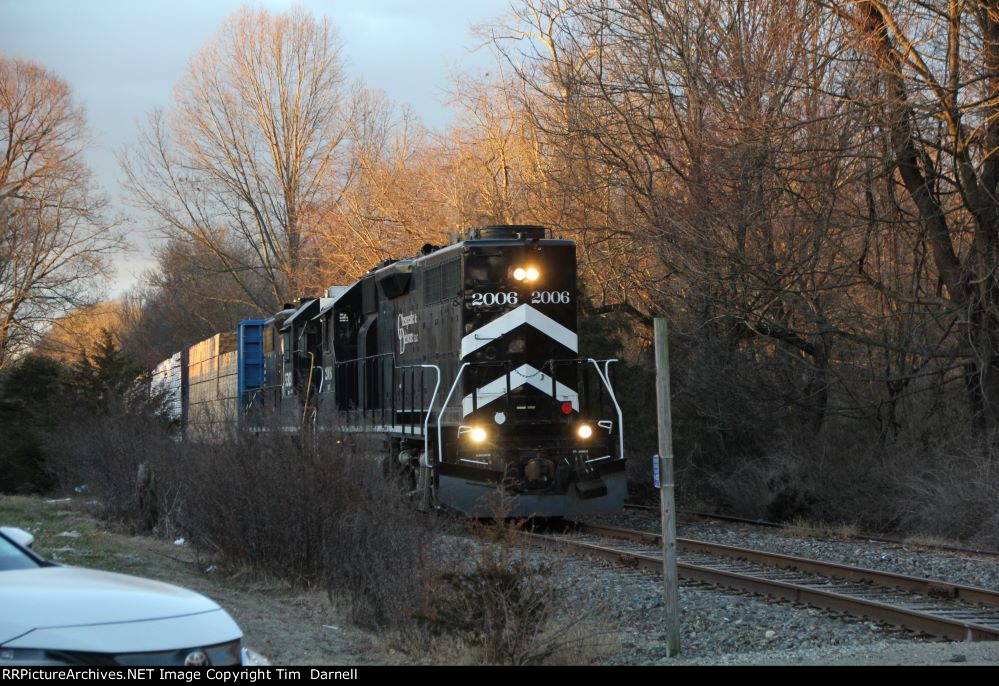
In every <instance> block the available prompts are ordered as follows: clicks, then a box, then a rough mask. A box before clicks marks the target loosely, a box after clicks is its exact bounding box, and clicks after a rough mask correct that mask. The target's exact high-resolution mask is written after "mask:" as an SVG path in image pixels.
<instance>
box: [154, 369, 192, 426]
mask: <svg viewBox="0 0 999 686" xmlns="http://www.w3.org/2000/svg"><path fill="white" fill-rule="evenodd" d="M182 358H183V355H182V354H181V353H174V354H173V355H171V356H170V357H168V358H167V359H165V360H163V361H162V362H160V363H159V364H158V365H156V368H155V369H153V378H152V382H151V383H150V388H151V390H152V393H153V395H154V396H155V395H159V394H162V395H163V398H164V404H165V407H166V412H167V416H168V417H170V419H172V420H173V421H176V422H179V421H180V420H181V415H182V414H183V412H184V405H183V388H182V383H183V374H184V368H183V361H182Z"/></svg>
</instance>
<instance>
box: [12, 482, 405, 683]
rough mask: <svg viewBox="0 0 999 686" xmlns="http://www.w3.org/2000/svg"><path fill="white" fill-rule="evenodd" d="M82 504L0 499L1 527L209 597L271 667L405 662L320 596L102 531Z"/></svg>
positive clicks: (67, 559)
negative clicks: (224, 571) (14, 528)
mask: <svg viewBox="0 0 999 686" xmlns="http://www.w3.org/2000/svg"><path fill="white" fill-rule="evenodd" d="M85 507H86V503H85V502H84V501H82V500H74V501H65V500H46V499H43V498H26V497H19V496H0V525H3V526H19V527H21V528H23V529H27V530H28V531H30V532H31V533H32V534H34V536H35V539H36V542H35V546H34V548H35V550H36V551H37V552H38V553H39V554H41V555H42V556H43V557H45V558H47V559H50V560H53V561H56V562H59V563H61V564H67V565H75V566H79V567H93V568H96V569H104V570H109V571H114V572H121V573H124V574H134V575H136V576H142V577H147V578H151V579H157V580H160V581H165V582H167V583H171V584H176V585H178V586H184V587H185V588H190V589H192V590H194V591H197V592H198V593H201V594H203V595H206V596H208V597H209V598H212V599H213V600H215V601H216V602H217V603H218V604H219V605H221V606H222V607H223V608H225V609H226V611H228V612H229V614H230V615H232V617H233V619H235V620H236V622H237V623H238V624H239V626H240V627H241V628H242V629H243V633H244V643H245V645H246V646H248V647H250V648H252V649H254V650H256V651H257V652H259V653H261V654H262V655H264V656H265V657H267V658H268V659H269V660H270V661H271V663H272V664H275V665H351V666H354V665H370V664H393V663H395V664H398V663H404V662H405V659H404V656H403V655H401V654H398V653H394V652H393V651H392V649H391V647H390V646H388V645H386V642H385V641H382V640H380V639H379V638H378V637H376V636H371V635H369V634H365V633H364V632H361V631H359V630H357V629H356V628H352V627H350V626H348V625H347V624H346V623H345V622H344V621H342V620H341V619H340V617H339V615H338V613H337V611H336V610H335V608H333V607H332V606H331V604H330V601H329V599H328V598H327V596H326V594H325V593H321V592H302V591H298V590H293V589H291V588H289V587H288V586H287V585H285V584H281V583H267V582H263V581H260V580H259V579H251V578H250V577H249V575H241V574H238V573H237V574H235V575H233V574H222V573H221V572H220V571H219V570H218V569H217V568H216V567H215V566H213V565H212V563H211V561H210V560H208V559H205V558H204V557H199V556H198V555H197V554H196V553H195V551H194V550H193V549H192V548H191V546H189V545H186V544H183V543H180V542H179V541H178V542H171V541H168V540H159V539H154V538H148V537H143V536H130V535H126V534H124V533H109V532H107V531H106V530H104V529H103V526H104V525H102V524H101V523H100V522H98V521H97V520H95V519H94V518H93V517H91V516H89V515H88V514H86V513H85V511H84V510H85Z"/></svg>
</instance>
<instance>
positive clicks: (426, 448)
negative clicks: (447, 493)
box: [395, 364, 451, 468]
mask: <svg viewBox="0 0 999 686" xmlns="http://www.w3.org/2000/svg"><path fill="white" fill-rule="evenodd" d="M395 368H396V369H416V368H422V369H433V370H434V371H435V372H437V382H436V383H435V384H434V392H433V394H431V396H430V405H429V406H428V407H427V411H426V414H425V416H424V418H423V466H424V467H428V468H429V467H430V432H429V431H427V429H428V425H429V424H430V413H431V412H433V409H434V401H435V400H437V391H438V390H440V387H441V368H440V367H439V366H437V365H436V364H406V365H402V366H399V365H396V366H395ZM450 397H451V396H450V395H449V396H448V398H450ZM445 404H447V403H446V402H445ZM437 433H438V435H440V422H439V421H438V423H437Z"/></svg>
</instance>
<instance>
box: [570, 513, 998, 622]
mask: <svg viewBox="0 0 999 686" xmlns="http://www.w3.org/2000/svg"><path fill="white" fill-rule="evenodd" d="M576 526H577V528H578V530H579V531H582V532H585V533H590V534H593V535H595V536H608V537H610V538H620V539H623V540H626V541H632V542H635V543H644V544H648V545H652V546H661V545H662V543H661V537H660V535H659V534H656V533H650V532H647V531H635V530H633V529H624V528H621V527H617V526H607V525H602V524H599V525H598V524H582V523H578V522H577V523H576ZM676 545H677V549H678V550H679V551H680V552H686V553H703V554H705V555H712V556H715V557H727V558H732V559H736V560H745V561H746V562H753V563H755V564H761V565H766V566H768V567H777V568H781V569H793V570H797V571H799V572H807V573H810V574H821V575H823V576H833V577H837V578H840V579H846V580H848V581H856V582H858V583H871V584H876V585H878V586H885V587H887V588H900V589H902V590H904V591H908V592H910V593H918V594H920V595H925V596H928V597H931V598H954V599H957V600H962V601H964V602H968V603H976V604H978V605H985V606H988V607H999V592H996V591H990V590H988V589H986V588H979V587H977V586H968V585H964V584H955V583H951V582H949V581H942V580H939V579H925V578H922V577H917V576H909V575H906V574H898V573H895V572H884V571H880V570H877V569H869V568H866V567H856V566H853V565H844V564H840V563H837V562H823V561H821V560H812V559H809V558H806V557H797V556H794V555H784V554H782V553H771V552H767V551H764V550H755V549H750V548H739V547H736V546H731V545H724V544H721V543H712V542H710V541H701V540H696V539H692V538H678V539H677V541H676Z"/></svg>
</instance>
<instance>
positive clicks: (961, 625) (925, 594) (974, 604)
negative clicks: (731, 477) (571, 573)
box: [525, 524, 999, 641]
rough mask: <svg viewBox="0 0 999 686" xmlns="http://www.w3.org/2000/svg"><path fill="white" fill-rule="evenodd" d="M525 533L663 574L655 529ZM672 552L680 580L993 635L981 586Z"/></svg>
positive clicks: (926, 629)
mask: <svg viewBox="0 0 999 686" xmlns="http://www.w3.org/2000/svg"><path fill="white" fill-rule="evenodd" d="M525 535H527V536H528V537H530V538H531V539H533V540H536V541H539V542H545V543H554V544H558V545H561V546H565V547H568V548H569V549H573V550H576V551H579V552H583V553H586V554H588V555H593V556H597V557H601V558H603V559H607V560H611V561H614V562H617V563H620V564H624V565H627V566H630V567H635V568H641V569H647V570H650V571H653V572H656V573H662V555H661V545H662V544H661V539H660V537H659V535H658V534H652V533H648V532H643V531H633V530H631V529H622V528H619V527H611V526H596V525H590V524H578V525H577V529H576V532H575V533H570V534H564V535H551V534H537V533H528V534H525ZM608 539H611V540H610V541H609V540H608ZM677 552H678V553H679V556H680V560H679V563H678V567H679V574H680V578H681V579H685V580H689V581H696V582H701V583H706V584H711V585H715V586H721V587H724V588H729V589H732V590H737V591H746V592H751V593H758V594H761V595H766V596H770V597H773V598H779V599H782V600H787V601H791V602H795V603H803V604H806V605H810V606H812V607H817V608H821V609H825V610H833V611H836V612H841V613H844V614H849V615H853V616H856V617H866V618H868V619H871V620H875V621H879V622H884V623H886V624H890V625H893V626H897V627H903V628H906V629H909V630H912V631H916V632H919V633H925V634H929V635H932V636H938V637H941V638H948V639H951V640H957V641H995V640H999V593H997V592H994V591H990V590H987V589H982V588H975V587H973V586H964V585H961V584H952V583H949V582H944V581H938V580H933V579H921V578H919V577H911V576H906V575H903V574H894V573H891V572H881V571H877V570H873V569H864V568H861V567H851V566H848V565H842V564H836V563H830V562H820V561H817V560H810V559H806V558H799V557H793V556H790V555H780V554H777V553H768V552H764V551H760V550H750V549H746V548H736V547H733V546H727V545H720V544H717V543H710V542H707V541H698V540H693V539H684V538H681V539H677Z"/></svg>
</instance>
